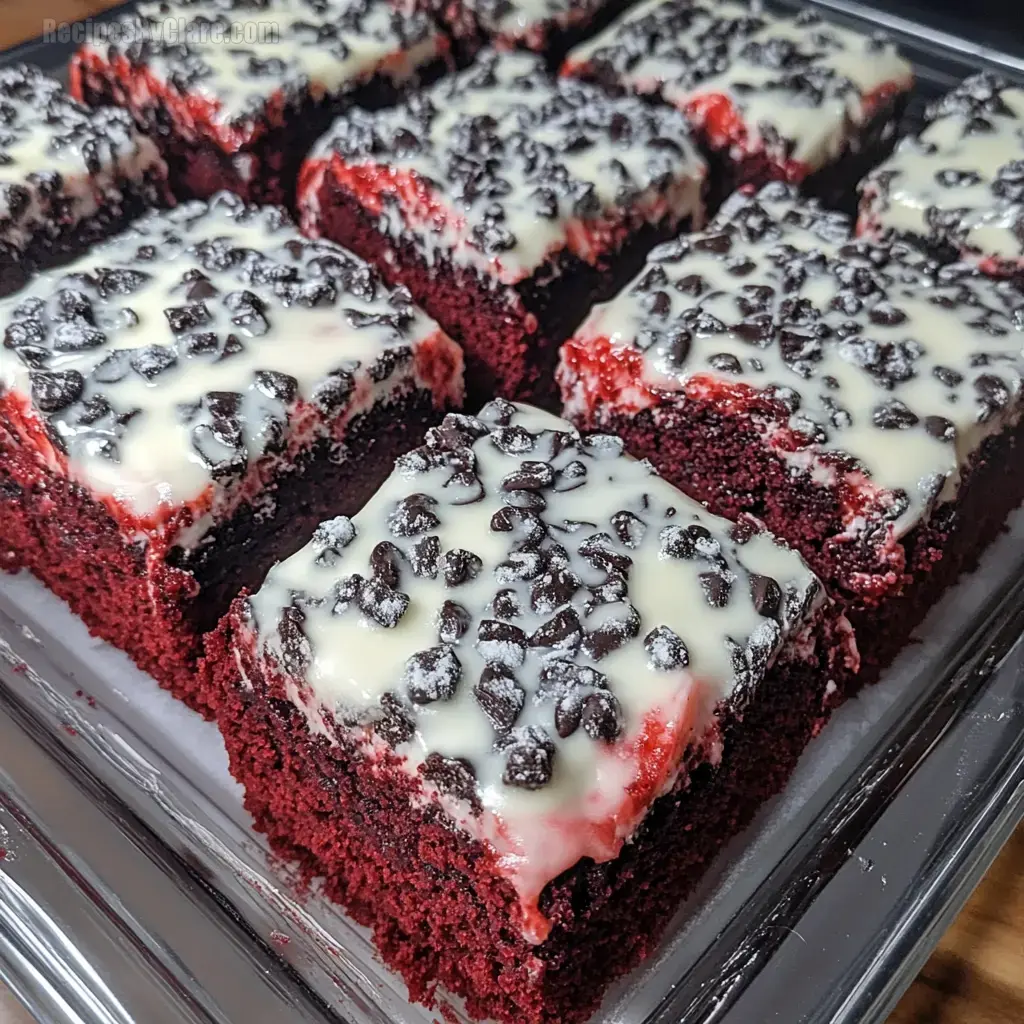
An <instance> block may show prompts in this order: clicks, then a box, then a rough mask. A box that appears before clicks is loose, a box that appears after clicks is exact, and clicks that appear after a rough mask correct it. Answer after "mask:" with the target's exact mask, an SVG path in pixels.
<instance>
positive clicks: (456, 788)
mask: <svg viewBox="0 0 1024 1024" xmlns="http://www.w3.org/2000/svg"><path fill="white" fill-rule="evenodd" d="M421 771H422V772H423V778H424V779H426V780H427V781H428V782H432V783H433V784H434V785H435V786H436V787H437V788H438V790H439V791H440V792H442V793H444V794H445V795H447V796H453V797H455V798H456V799H457V800H464V801H465V802H466V803H468V804H469V805H470V807H471V808H472V809H473V811H474V813H476V814H479V813H480V810H481V804H480V795H479V793H478V792H477V787H476V772H474V770H473V766H472V765H471V764H470V763H469V761H467V760H465V758H461V757H459V758H456V757H443V756H442V755H441V754H438V753H437V752H436V751H432V752H431V753H430V754H428V755H427V759H426V760H425V761H424V762H423V767H422V769H421Z"/></svg>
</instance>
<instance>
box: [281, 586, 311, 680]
mask: <svg viewBox="0 0 1024 1024" xmlns="http://www.w3.org/2000/svg"><path fill="white" fill-rule="evenodd" d="M305 621H306V615H305V612H303V611H302V609H301V608H299V607H297V606H296V605H294V604H291V605H288V606H287V607H285V608H282V609H281V618H280V620H279V621H278V624H277V634H278V637H279V638H280V641H281V663H282V665H283V666H284V670H285V672H287V673H288V675H290V676H292V677H294V678H296V679H302V678H303V677H304V676H305V674H306V670H307V669H308V668H309V665H310V663H311V662H312V660H313V648H312V646H311V645H310V642H309V639H308V638H307V637H306V634H305V631H304V629H303V625H304V623H305Z"/></svg>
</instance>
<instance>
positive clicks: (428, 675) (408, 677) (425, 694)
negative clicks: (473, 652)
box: [402, 645, 462, 704]
mask: <svg viewBox="0 0 1024 1024" xmlns="http://www.w3.org/2000/svg"><path fill="white" fill-rule="evenodd" d="M461 676H462V663H461V662H460V661H459V659H458V658H457V657H456V656H455V652H454V651H453V650H452V649H451V648H450V647H448V646H447V645H442V646H439V647H431V648H430V649H429V650H426V651H418V652H417V653H416V654H414V655H413V656H412V657H411V658H409V660H408V661H407V662H406V663H405V672H404V674H403V677H402V681H403V682H404V684H405V689H406V692H407V693H408V694H409V699H410V700H411V701H412V702H413V703H414V704H430V703H432V702H433V701H436V700H451V699H452V697H454V696H455V691H456V689H457V688H458V685H459V679H460V677H461Z"/></svg>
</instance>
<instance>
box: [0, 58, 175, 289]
mask: <svg viewBox="0 0 1024 1024" xmlns="http://www.w3.org/2000/svg"><path fill="white" fill-rule="evenodd" d="M166 177H167V168H166V167H165V166H164V162H163V161H162V160H161V159H160V156H159V154H158V153H157V149H156V146H154V145H153V143H152V142H151V141H150V140H149V139H148V138H146V137H145V136H144V135H141V134H139V132H137V131H136V130H135V127H134V125H133V124H132V122H131V118H129V117H128V115H127V114H125V113H124V112H123V111H121V110H114V109H112V108H110V107H101V108H99V109H97V110H89V109H87V108H86V107H83V106H82V105H81V104H80V103H77V102H76V101H75V100H73V99H71V97H70V96H68V94H67V93H66V92H65V91H64V89H63V88H62V87H61V85H60V83H59V82H56V81H54V80H53V79H52V78H49V77H48V76H46V75H45V74H43V72H42V71H40V70H39V69H38V68H35V67H31V66H30V65H28V64H15V65H11V66H9V67H5V68H0V296H3V295H9V294H10V293H11V292H14V291H17V290H18V288H20V287H21V286H22V285H23V284H24V283H25V281H26V280H27V279H28V278H29V276H30V275H31V274H32V272H33V270H37V269H39V268H42V267H49V266H54V265H56V264H58V263H61V262H66V261H67V260H69V259H71V258H72V257H74V256H76V255H78V254H79V253H81V252H82V251H84V250H85V249H86V248H88V246H89V245H90V244H91V243H92V242H95V241H97V240H99V239H101V238H103V237H105V236H107V235H110V234H113V233H115V232H117V231H120V230H122V229H123V228H124V227H126V226H127V224H128V222H129V221H130V220H132V218H133V217H136V216H138V215H139V214H141V213H142V212H143V211H144V210H145V209H147V208H149V207H151V206H155V205H159V204H163V203H164V202H166V201H167V200H168V198H169V194H168V192H167V185H166Z"/></svg>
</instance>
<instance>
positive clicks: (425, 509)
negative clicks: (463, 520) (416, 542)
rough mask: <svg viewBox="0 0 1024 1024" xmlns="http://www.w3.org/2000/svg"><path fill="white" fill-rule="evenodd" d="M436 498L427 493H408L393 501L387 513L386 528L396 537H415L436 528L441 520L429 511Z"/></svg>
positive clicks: (435, 502)
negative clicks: (393, 504) (390, 509)
mask: <svg viewBox="0 0 1024 1024" xmlns="http://www.w3.org/2000/svg"><path fill="white" fill-rule="evenodd" d="M436 504H437V499H436V498H432V497H431V496H430V495H429V494H410V495H409V496H408V497H405V498H402V499H401V500H400V501H398V502H396V503H395V507H394V509H393V510H392V511H391V513H390V514H389V515H388V529H390V530H391V532H392V533H393V534H394V535H395V536H396V537H415V536H417V535H418V534H421V533H427V532H428V531H430V530H435V529H437V527H438V526H440V525H441V520H440V519H438V517H437V516H436V515H435V514H434V513H433V512H432V511H431V508H432V507H433V506H435V505H436Z"/></svg>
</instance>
